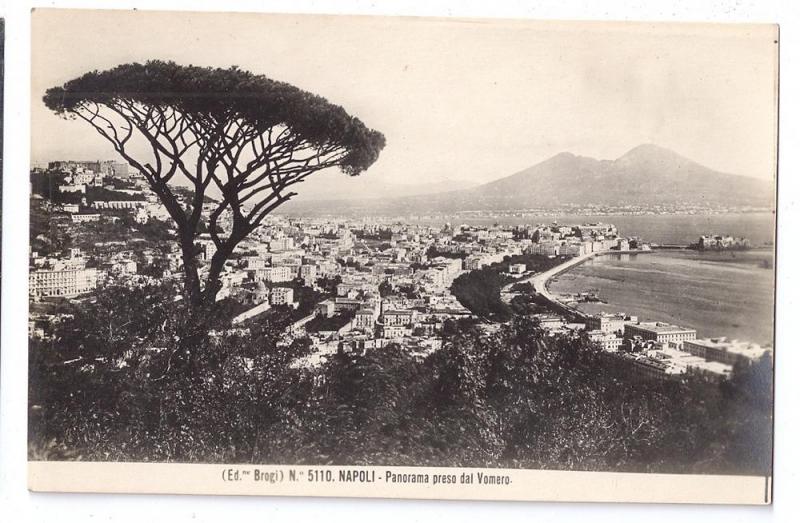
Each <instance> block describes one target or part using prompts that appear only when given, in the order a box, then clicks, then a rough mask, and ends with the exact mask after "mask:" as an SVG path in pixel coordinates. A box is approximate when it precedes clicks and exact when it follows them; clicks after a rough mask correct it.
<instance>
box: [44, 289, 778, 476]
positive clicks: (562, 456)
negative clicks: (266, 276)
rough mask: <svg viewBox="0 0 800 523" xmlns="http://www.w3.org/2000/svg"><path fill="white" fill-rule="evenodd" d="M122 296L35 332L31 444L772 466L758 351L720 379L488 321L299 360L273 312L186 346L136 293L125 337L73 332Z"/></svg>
mask: <svg viewBox="0 0 800 523" xmlns="http://www.w3.org/2000/svg"><path fill="white" fill-rule="evenodd" d="M118 292H119V291H117V293H118ZM133 292H136V291H133ZM126 298H127V299H125V300H116V301H113V302H112V301H109V302H103V301H102V300H101V299H99V300H98V301H99V303H100V304H101V305H100V306H96V308H95V309H93V310H91V311H90V312H91V314H92V315H93V316H94V320H93V321H91V322H89V321H88V319H87V318H82V317H81V316H80V315H76V316H75V319H74V320H72V321H68V322H65V324H64V325H62V326H61V328H60V329H59V333H58V334H59V335H60V336H62V338H61V339H60V340H59V341H57V342H56V343H54V344H52V345H47V346H36V345H34V346H32V350H31V368H30V372H31V376H30V402H31V416H30V435H31V446H30V453H31V457H32V458H34V459H83V460H120V461H125V460H133V461H179V462H187V461H189V462H192V461H198V462H243V463H246V462H260V463H267V462H272V463H276V462H279V463H296V464H301V463H305V464H312V463H313V464H372V465H382V464H385V465H388V464H392V465H439V466H502V467H525V468H551V469H580V470H619V471H659V472H686V473H740V474H741V473H748V474H763V473H764V472H766V471H768V470H769V467H770V455H771V362H770V361H767V360H765V361H763V362H760V363H758V364H756V365H754V366H752V367H750V368H737V369H736V373H735V375H734V377H733V379H732V380H730V381H728V382H725V383H723V384H721V385H717V384H712V383H709V382H706V381H703V380H701V379H690V380H687V381H683V382H670V383H657V382H637V381H633V380H632V379H631V377H630V376H629V375H628V374H627V372H626V368H625V367H624V366H623V365H621V364H620V362H619V361H616V360H614V359H609V358H608V356H604V355H603V354H602V353H600V352H599V351H598V350H597V349H596V348H595V347H594V346H593V345H592V344H590V343H589V342H588V341H587V340H586V339H581V338H578V339H571V338H568V337H564V336H561V337H551V336H548V335H546V334H545V333H544V332H543V331H542V330H541V329H539V327H538V326H537V325H536V324H535V323H533V322H530V321H528V320H524V319H520V320H515V321H514V322H512V323H511V324H509V325H507V326H503V327H502V328H501V329H500V330H499V331H498V332H496V333H494V334H487V333H485V332H483V331H481V330H479V329H478V328H476V327H474V326H471V327H470V326H468V325H459V326H452V325H451V326H450V328H449V329H447V332H448V338H447V340H446V343H445V347H444V348H443V349H442V350H440V351H438V352H435V353H433V354H431V355H429V356H427V357H425V358H420V357H414V356H411V355H409V354H408V352H407V351H405V350H404V349H402V348H400V347H397V346H391V347H388V348H385V349H382V350H374V351H369V352H367V353H366V354H364V355H346V354H340V355H336V356H335V357H332V358H331V359H330V360H329V361H328V362H327V363H325V364H323V365H322V366H321V367H319V368H316V369H306V368H302V367H297V366H295V365H293V364H292V363H293V361H295V359H296V358H298V357H301V356H304V355H307V354H308V352H309V347H308V344H307V343H303V342H302V341H295V342H294V343H292V344H291V345H290V346H285V345H281V344H280V343H279V340H280V330H281V328H277V327H276V326H274V325H269V324H263V325H259V324H253V325H250V327H251V330H250V332H249V333H244V332H229V333H227V334H225V335H219V334H217V335H210V336H204V337H200V338H198V337H195V336H191V337H190V339H191V341H192V343H197V344H199V345H198V348H199V349H201V350H192V351H189V352H190V353H191V354H194V355H198V356H196V357H194V359H193V360H192V361H188V360H183V359H182V358H181V357H180V354H177V353H175V352H174V349H175V348H176V347H182V346H184V343H183V342H182V341H181V337H182V336H185V333H186V332H190V330H187V329H186V328H185V326H181V325H180V322H178V321H175V320H174V315H173V312H174V311H175V309H176V307H169V308H167V307H162V308H161V309H159V308H158V307H150V308H149V310H152V311H154V312H153V314H155V317H153V318H148V319H153V320H156V321H153V322H149V323H148V322H147V321H144V322H139V323H137V324H135V325H134V324H131V325H130V329H132V332H131V333H129V334H128V335H125V336H123V335H121V334H120V333H121V332H123V331H124V329H122V330H119V329H116V327H117V326H119V325H121V324H122V323H124V321H123V319H121V318H122V317H123V316H122V315H123V314H124V311H116V314H114V315H108V316H104V318H105V319H106V320H108V321H106V322H105V326H106V327H104V328H107V327H108V326H109V325H111V327H112V328H111V329H110V330H107V331H105V332H101V331H102V329H95V330H91V329H86V330H82V329H79V328H77V327H79V325H78V324H76V322H88V323H90V324H97V325H100V324H102V323H103V322H99V321H96V320H97V319H98V315H102V314H103V311H102V310H101V309H103V307H107V308H109V309H112V308H114V306H115V305H114V304H115V303H116V304H118V305H119V309H122V308H124V307H130V305H124V303H123V302H127V303H131V301H132V298H134V297H133V296H127V297H126ZM177 309H180V307H177ZM131 312H134V313H136V314H142V312H141V310H140V309H137V310H136V311H131ZM109 321H110V322H111V323H109ZM114 322H120V323H114ZM83 325H84V326H86V323H84V324H83ZM154 326H155V327H154ZM113 333H116V334H113ZM102 336H113V337H114V339H113V340H104V341H103V342H102V343H101V340H99V339H98V337H102ZM170 340H172V341H170ZM105 341H110V342H111V343H105ZM158 343H162V344H163V345H161V346H160V347H159V346H158ZM170 344H171V345H170ZM103 347H107V352H106V353H105V354H104V353H103V351H104V349H102V348H103ZM123 348H124V350H123ZM62 354H69V356H70V358H71V359H70V363H64V358H63V357H61V356H62Z"/></svg>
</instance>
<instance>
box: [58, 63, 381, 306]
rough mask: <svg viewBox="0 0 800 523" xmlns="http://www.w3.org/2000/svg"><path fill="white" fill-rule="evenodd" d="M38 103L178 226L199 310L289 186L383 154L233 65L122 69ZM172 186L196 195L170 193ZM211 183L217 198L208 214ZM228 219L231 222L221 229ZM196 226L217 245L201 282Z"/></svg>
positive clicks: (341, 118)
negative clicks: (133, 175)
mask: <svg viewBox="0 0 800 523" xmlns="http://www.w3.org/2000/svg"><path fill="white" fill-rule="evenodd" d="M44 103H45V104H46V105H47V107H48V108H50V109H51V110H53V111H54V112H56V113H57V114H59V115H61V116H64V117H65V118H80V119H82V120H84V121H86V122H88V123H89V124H91V125H92V126H93V127H94V128H95V129H96V130H97V132H98V133H99V134H100V135H101V136H102V137H103V138H105V139H106V140H108V141H109V142H111V144H112V145H113V147H114V149H115V150H116V151H117V153H118V154H119V155H120V156H122V158H124V159H125V160H126V161H127V162H128V163H129V164H130V165H131V166H132V167H133V168H135V169H137V170H139V171H140V172H141V173H142V174H143V175H144V177H145V178H146V179H147V181H148V183H149V184H150V187H151V188H152V190H153V191H154V192H155V194H156V195H158V197H159V199H160V200H161V202H162V203H163V204H164V206H165V207H166V209H167V211H168V212H169V214H170V216H171V217H172V219H173V220H174V221H175V223H176V225H177V229H178V236H179V242H180V247H181V250H182V254H183V266H184V274H185V278H186V281H185V289H186V294H187V295H188V297H189V299H190V300H191V303H193V304H194V305H196V306H208V305H211V304H213V303H214V300H215V298H216V295H217V292H218V291H219V289H220V287H221V283H220V275H221V272H222V270H223V267H224V265H225V262H226V260H228V258H229V257H230V256H231V254H232V253H233V250H234V249H235V248H236V246H237V245H238V244H239V243H240V242H241V241H242V240H243V239H244V238H245V237H247V235H248V234H250V233H251V232H252V231H253V230H254V229H256V228H257V227H258V226H259V224H260V223H261V222H262V220H263V219H264V218H265V217H266V216H267V215H268V214H269V213H271V212H272V211H273V210H275V208H276V207H278V206H279V205H281V204H283V203H285V202H286V201H288V200H289V199H290V198H292V197H293V196H294V195H295V194H296V193H294V192H291V191H290V190H289V189H290V187H291V186H293V185H295V184H297V183H300V182H302V181H303V180H304V179H305V178H307V177H308V176H309V175H311V174H313V173H315V172H318V171H321V170H323V169H328V168H338V169H340V170H341V171H342V172H344V173H345V174H347V175H350V176H356V175H358V174H360V173H361V172H363V171H364V170H365V169H367V168H368V167H369V166H370V165H372V164H373V163H374V162H375V161H376V160H377V158H378V155H379V154H380V151H381V149H383V146H384V145H385V139H384V137H383V135H382V134H381V133H380V132H378V131H375V130H371V129H369V128H368V127H366V126H365V125H364V124H363V123H362V122H361V120H359V119H358V118H355V117H353V116H350V115H349V114H347V112H346V111H345V110H344V109H342V108H341V107H339V106H337V105H333V104H331V103H329V102H328V101H327V100H325V99H324V98H322V97H320V96H317V95H314V94H311V93H308V92H305V91H302V90H300V89H298V88H297V87H294V86H292V85H289V84H287V83H283V82H277V81H274V80H270V79H268V78H266V77H264V76H259V75H254V74H252V73H250V72H247V71H242V70H240V69H238V68H237V67H231V68H230V69H218V68H203V67H195V66H181V65H178V64H175V63H173V62H162V61H149V62H146V63H145V64H139V63H133V64H125V65H120V66H117V67H115V68H113V69H110V70H107V71H102V72H97V71H92V72H89V73H86V74H84V75H83V76H80V77H78V78H75V79H73V80H71V81H69V82H67V83H65V84H64V85H63V86H60V87H53V88H51V89H48V90H47V92H46V94H45V96H44ZM142 151H144V152H142ZM181 179H183V180H181ZM179 181H183V183H184V184H188V185H189V187H190V188H191V189H192V194H191V198H188V199H184V198H181V197H180V196H179V195H178V193H177V192H176V191H175V182H179ZM212 184H213V187H215V188H216V192H218V193H219V194H218V195H217V194H214V196H219V197H221V201H219V202H214V203H213V204H210V205H206V206H204V205H203V204H204V200H205V198H206V195H208V194H209V193H210V192H211V191H209V186H212ZM204 207H205V211H204ZM204 213H206V214H208V216H203V214H204ZM226 213H227V214H229V216H230V218H229V220H228V222H227V223H229V224H230V225H229V227H228V228H227V230H222V232H220V230H221V229H220V227H221V223H220V222H221V218H222V217H223V215H224V214H226ZM202 222H205V223H207V224H208V228H209V230H210V234H211V238H212V240H213V242H214V245H215V246H216V252H215V254H214V255H213V257H212V259H211V263H210V267H209V271H208V275H207V277H206V278H205V281H203V282H201V279H200V273H199V262H198V259H197V258H198V254H199V247H198V245H197V241H196V240H197V237H198V235H199V228H200V224H201V223H202Z"/></svg>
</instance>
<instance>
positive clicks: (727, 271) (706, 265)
mask: <svg viewBox="0 0 800 523" xmlns="http://www.w3.org/2000/svg"><path fill="white" fill-rule="evenodd" d="M774 276H775V272H774V260H773V252H772V250H770V249H753V250H750V251H738V252H714V253H709V252H697V251H687V250H659V251H654V252H651V253H645V254H635V255H626V254H620V255H604V256H599V257H596V258H593V259H590V260H589V261H587V262H586V263H584V264H582V265H579V266H577V267H575V268H574V269H571V270H569V271H566V272H563V273H561V274H560V275H558V276H557V277H556V278H554V279H553V280H551V281H550V283H549V289H550V290H551V291H552V292H553V293H555V294H577V293H579V292H586V291H592V292H596V293H597V294H598V297H599V298H600V299H601V300H602V301H603V302H604V303H603V302H591V303H579V304H577V307H578V309H580V310H582V311H584V312H587V313H592V314H594V313H598V312H611V313H615V312H625V313H627V314H631V315H636V316H638V317H639V319H640V320H658V321H666V322H670V323H674V324H676V325H681V326H684V327H691V328H694V329H697V334H698V337H702V338H706V337H719V336H726V337H728V338H730V339H739V340H747V341H752V342H756V343H760V344H762V345H763V344H771V343H772V340H773V332H774V330H773V329H774V327H773V311H774Z"/></svg>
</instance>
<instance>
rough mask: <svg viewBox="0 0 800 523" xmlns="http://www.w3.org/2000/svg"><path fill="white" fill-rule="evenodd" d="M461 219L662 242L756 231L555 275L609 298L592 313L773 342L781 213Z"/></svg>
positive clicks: (565, 284) (576, 289)
mask: <svg viewBox="0 0 800 523" xmlns="http://www.w3.org/2000/svg"><path fill="white" fill-rule="evenodd" d="M448 221H451V223H453V224H454V225H456V224H461V223H465V224H471V225H491V224H493V223H498V224H501V225H520V224H536V223H553V222H557V223H559V224H563V225H573V224H581V223H597V222H603V223H613V224H615V225H616V226H617V229H618V232H619V234H620V235H621V236H626V237H630V236H637V237H639V238H641V239H642V240H643V241H645V242H650V243H657V244H661V245H689V244H691V243H694V242H697V240H698V238H699V237H700V236H701V235H704V234H722V235H731V236H739V237H744V238H748V239H749V240H750V242H751V244H752V245H753V246H755V247H756V248H754V249H752V250H749V251H736V252H698V251H692V250H671V249H670V250H667V249H664V250H656V251H654V252H652V253H647V254H637V255H605V256H599V257H596V258H593V259H591V260H589V261H587V262H586V263H584V264H582V265H579V266H577V267H575V268H573V269H570V270H569V271H566V272H563V273H561V274H560V275H558V276H557V277H556V278H554V279H553V280H551V281H550V283H549V288H550V290H551V291H552V292H554V293H556V294H577V293H580V292H586V291H594V292H597V293H598V296H599V298H600V299H601V300H603V302H604V303H599V302H594V303H581V304H578V305H577V307H578V308H579V309H580V310H583V311H585V312H587V313H597V312H611V313H615V312H625V313H627V314H630V315H635V316H638V317H639V319H641V320H649V321H665V322H670V323H674V324H677V325H681V326H685V327H691V328H694V329H697V333H698V336H699V337H704V338H705V337H720V336H726V337H728V338H730V339H740V340H746V341H752V342H756V343H760V344H772V341H773V332H774V326H773V316H774V314H773V312H774V281H775V269H774V267H775V263H774V262H775V260H774V244H775V215H774V214H772V213H767V212H760V213H759V212H751V213H727V214H647V215H588V214H583V215H542V216H498V217H496V218H478V217H469V218H465V217H464V216H453V217H451V218H450V219H449V220H448ZM432 224H433V223H432Z"/></svg>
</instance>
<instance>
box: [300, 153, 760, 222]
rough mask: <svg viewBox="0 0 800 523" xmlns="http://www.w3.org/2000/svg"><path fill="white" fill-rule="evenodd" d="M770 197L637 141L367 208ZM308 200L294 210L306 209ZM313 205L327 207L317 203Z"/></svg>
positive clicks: (740, 203) (754, 202)
mask: <svg viewBox="0 0 800 523" xmlns="http://www.w3.org/2000/svg"><path fill="white" fill-rule="evenodd" d="M773 199H774V189H773V184H772V183H770V182H769V181H766V180H760V179H757V178H750V177H747V176H743V175H737V174H727V173H723V172H720V171H716V170H714V169H710V168H708V167H705V166H703V165H701V164H699V163H697V162H695V161H693V160H691V159H688V158H686V157H684V156H682V155H680V154H678V153H676V152H674V151H671V150H670V149H667V148H664V147H661V146H658V145H655V144H641V145H638V146H636V147H634V148H633V149H631V150H629V151H628V152H626V153H625V154H623V155H622V156H620V157H618V158H617V159H615V160H598V159H596V158H592V157H589V156H579V155H576V154H573V153H571V152H561V153H558V154H556V155H553V156H551V157H549V158H547V159H545V160H543V161H541V162H539V163H537V164H535V165H532V166H531V167H528V168H526V169H522V170H520V171H517V172H515V173H512V174H510V175H508V176H505V177H503V178H500V179H497V180H493V181H490V182H487V183H484V184H482V185H479V186H477V187H473V188H467V189H462V190H454V191H447V192H441V193H436V194H425V195H417V196H403V197H391V198H382V199H381V200H380V201H379V202H373V204H372V207H377V208H379V210H383V211H389V212H416V211H417V210H431V209H435V210H438V211H448V212H456V211H479V210H486V211H492V210H496V211H500V210H516V209H555V208H563V207H565V206H572V207H591V206H607V207H617V208H622V207H626V206H636V207H650V208H675V207H681V206H683V207H698V208H732V207H770V206H772V205H773ZM311 203H312V202H305V203H304V204H303V205H300V206H296V207H298V208H299V207H306V208H308V206H309V204H311ZM314 203H317V204H318V205H321V206H322V207H330V205H326V204H324V203H323V202H320V201H317V202H314ZM359 203H363V202H359V201H358V200H348V207H350V208H357V209H359V211H360V212H364V211H370V205H359ZM376 204H377V205H376ZM293 207H295V206H293ZM334 207H335V206H334Z"/></svg>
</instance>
